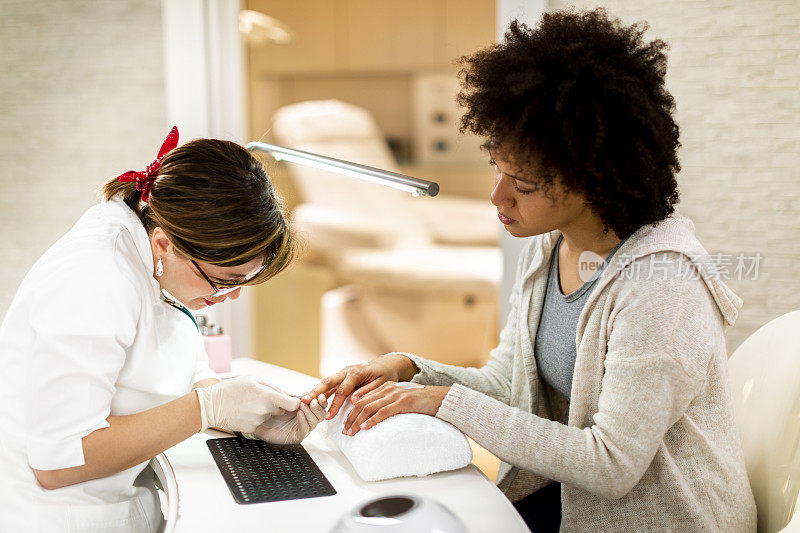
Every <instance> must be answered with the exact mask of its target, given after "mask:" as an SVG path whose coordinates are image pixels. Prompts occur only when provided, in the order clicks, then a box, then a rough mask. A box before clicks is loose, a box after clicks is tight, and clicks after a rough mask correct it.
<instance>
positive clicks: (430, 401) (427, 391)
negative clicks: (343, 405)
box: [342, 381, 450, 436]
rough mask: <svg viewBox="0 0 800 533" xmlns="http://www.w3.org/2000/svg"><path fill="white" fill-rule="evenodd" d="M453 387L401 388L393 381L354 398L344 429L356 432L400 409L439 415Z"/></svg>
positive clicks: (351, 433)
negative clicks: (356, 399)
mask: <svg viewBox="0 0 800 533" xmlns="http://www.w3.org/2000/svg"><path fill="white" fill-rule="evenodd" d="M449 391H450V387H431V386H425V387H420V388H401V387H398V386H397V384H396V383H394V382H391V381H390V382H387V383H384V384H383V385H381V386H379V387H378V388H376V389H375V390H374V391H372V392H368V393H367V394H364V395H363V396H362V397H361V398H359V399H358V401H356V402H354V404H353V409H352V410H351V411H350V413H349V414H348V415H347V419H346V420H345V421H344V428H343V429H342V433H343V434H345V435H350V436H353V435H355V434H356V433H358V432H359V431H360V430H362V429H369V428H371V427H373V426H374V425H375V424H377V423H379V422H381V421H383V420H386V419H387V418H389V417H390V416H394V415H398V414H400V413H420V414H423V415H430V416H435V415H436V411H438V410H439V407H441V405H442V401H444V397H445V396H447V393H448V392H449Z"/></svg>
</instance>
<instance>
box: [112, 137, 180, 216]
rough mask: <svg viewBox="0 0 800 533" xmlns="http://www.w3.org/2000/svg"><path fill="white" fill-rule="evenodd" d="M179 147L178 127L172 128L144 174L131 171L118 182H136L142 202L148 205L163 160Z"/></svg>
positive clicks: (119, 177) (122, 175)
mask: <svg viewBox="0 0 800 533" xmlns="http://www.w3.org/2000/svg"><path fill="white" fill-rule="evenodd" d="M176 146H178V127H177V126H172V129H171V130H169V135H167V138H166V139H165V140H164V144H162V145H161V150H159V151H158V157H157V158H156V160H155V161H153V162H152V163H150V164H149V165H147V169H145V171H144V172H138V171H135V170H129V171H127V172H126V173H125V174H121V175H119V176H117V180H118V181H135V182H136V190H137V191H141V192H142V201H143V202H145V203H147V201H148V200H149V199H150V186H151V185H152V184H153V182H154V181H156V176H157V175H158V169H159V168H161V160H162V159H163V158H164V156H165V155H167V153H169V151H170V150H172V149H173V148H175V147H176Z"/></svg>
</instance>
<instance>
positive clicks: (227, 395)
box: [195, 376, 300, 433]
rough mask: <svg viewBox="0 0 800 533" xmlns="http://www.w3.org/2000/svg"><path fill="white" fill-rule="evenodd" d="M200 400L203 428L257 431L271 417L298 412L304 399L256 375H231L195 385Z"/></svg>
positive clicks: (245, 431) (244, 431)
mask: <svg viewBox="0 0 800 533" xmlns="http://www.w3.org/2000/svg"><path fill="white" fill-rule="evenodd" d="M195 391H196V392H197V398H198V400H199V401H200V419H201V426H202V427H201V431H203V430H205V429H208V428H210V427H213V428H218V429H221V430H223V431H230V432H234V431H240V432H242V433H254V432H255V430H256V428H258V427H259V426H260V425H261V424H262V423H263V422H264V421H265V420H266V419H267V418H270V417H274V416H280V415H284V414H286V413H287V412H288V413H291V414H292V415H294V412H295V411H297V410H298V409H299V408H300V400H299V399H297V398H294V397H292V396H289V395H287V394H284V393H283V392H281V391H279V390H275V389H274V388H272V387H271V386H269V385H265V384H263V383H260V382H259V381H258V380H257V379H255V378H254V377H252V376H241V377H238V378H233V379H228V380H225V381H223V382H221V383H217V384H216V385H212V386H210V387H202V388H197V389H195Z"/></svg>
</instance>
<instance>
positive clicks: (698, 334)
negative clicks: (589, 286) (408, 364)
mask: <svg viewBox="0 0 800 533" xmlns="http://www.w3.org/2000/svg"><path fill="white" fill-rule="evenodd" d="M557 237H558V232H557V231H556V232H552V233H549V234H544V235H539V236H537V237H534V238H533V239H531V242H530V244H529V245H528V246H527V247H526V249H525V250H524V252H523V253H522V255H521V257H520V261H519V265H518V269H517V277H516V283H515V287H514V290H513V294H512V296H511V304H512V310H511V313H510V315H509V317H508V322H507V324H506V326H505V327H504V329H503V331H502V332H501V335H500V344H499V345H498V346H497V348H495V349H494V350H492V352H491V358H490V361H489V362H488V363H487V364H486V365H485V366H484V367H482V368H461V367H456V366H451V365H445V364H441V363H437V362H434V361H429V360H426V359H423V358H421V357H418V356H414V355H410V357H411V358H412V359H413V360H414V362H415V363H416V364H417V366H418V367H419V368H420V370H421V371H420V372H419V373H418V374H417V375H416V376H415V377H414V379H413V381H415V382H418V383H424V384H430V385H441V386H451V389H450V392H449V393H448V394H447V396H446V397H445V399H444V402H443V403H442V406H441V408H440V409H439V411H438V412H437V413H436V416H437V417H438V418H440V419H442V420H445V421H447V422H450V423H451V424H453V425H454V426H456V427H457V428H459V429H460V430H461V431H463V432H464V433H465V434H466V435H468V436H470V437H471V438H473V439H474V440H475V441H477V442H478V443H479V444H480V445H481V446H483V447H485V448H486V449H487V450H489V451H490V452H492V453H494V454H495V455H497V456H498V457H499V458H500V459H501V460H502V461H503V463H502V465H501V468H500V472H499V475H498V485H499V487H500V488H501V489H502V490H503V491H504V492H505V493H506V494H507V495H508V497H509V498H510V499H511V500H512V501H517V500H519V499H520V498H522V497H524V496H525V495H527V494H530V493H532V492H533V491H535V490H538V489H539V488H541V487H542V486H544V485H545V484H547V483H549V482H550V480H555V481H560V482H561V483H562V488H561V500H562V522H561V530H562V531H701V530H702V531H726V532H727V531H755V528H756V508H755V502H754V500H753V495H752V492H751V490H750V485H749V482H748V479H747V473H746V470H745V465H744V459H743V456H742V449H741V444H740V438H739V434H738V431H737V428H736V425H735V418H734V413H733V408H732V402H731V398H730V391H729V386H728V380H727V352H726V347H725V339H724V336H723V331H724V329H725V328H726V327H727V326H729V325H733V323H734V321H735V319H736V316H737V314H738V310H739V308H740V307H741V304H742V302H741V300H740V299H739V298H738V297H737V296H736V295H735V294H734V293H733V292H732V291H731V290H730V289H729V288H728V287H727V286H726V285H725V284H724V283H723V282H722V281H721V280H720V279H718V278H719V277H721V276H719V275H715V269H714V268H712V266H710V265H709V264H708V263H706V262H705V261H704V258H708V256H707V255H704V254H705V253H706V252H705V250H704V249H703V247H702V246H701V245H700V243H699V242H698V240H697V239H696V238H695V236H694V226H693V224H692V223H691V221H689V220H688V219H686V218H683V217H678V216H674V217H669V218H667V219H666V220H664V221H662V222H660V223H659V224H658V225H657V226H656V227H655V228H654V227H653V226H652V225H647V226H644V227H642V228H640V229H639V230H638V231H637V232H636V233H634V234H633V235H632V236H631V237H630V238H629V239H628V240H627V241H626V242H625V243H624V244H623V245H622V246H621V247H620V249H619V250H618V251H617V253H616V254H615V255H614V256H613V258H612V260H611V262H610V264H609V265H608V267H607V268H606V270H605V271H604V273H603V274H602V276H601V278H600V280H599V281H598V283H597V285H596V287H595V288H594V290H593V291H592V293H591V295H590V296H589V298H588V300H587V302H586V305H585V307H584V309H583V311H582V313H581V315H580V318H579V320H578V328H577V334H576V338H575V344H576V348H577V358H576V361H575V373H574V377H573V383H572V391H571V401H570V403H569V416H568V420H569V422H568V423H564V421H565V420H566V419H567V418H566V417H565V415H566V409H565V406H566V402H565V401H564V400H563V399H562V400H559V398H560V396H559V395H558V394H557V393H555V392H554V391H553V390H552V389H551V388H550V387H549V386H547V385H546V384H544V383H543V382H542V381H541V380H540V378H539V376H538V374H537V371H536V359H535V357H534V351H533V347H534V343H533V339H534V338H535V336H536V331H534V330H532V329H530V328H529V324H537V323H538V316H539V315H540V314H541V310H542V304H543V301H544V294H545V287H546V284H547V270H548V265H549V262H550V256H551V254H552V250H553V246H554V244H555V239H556V238H557ZM529 315H530V318H532V319H533V320H529Z"/></svg>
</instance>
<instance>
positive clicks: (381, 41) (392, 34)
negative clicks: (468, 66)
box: [346, 0, 436, 70]
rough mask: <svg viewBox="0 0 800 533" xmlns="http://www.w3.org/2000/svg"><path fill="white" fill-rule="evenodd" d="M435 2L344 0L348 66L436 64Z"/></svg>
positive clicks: (416, 66) (407, 67)
mask: <svg viewBox="0 0 800 533" xmlns="http://www.w3.org/2000/svg"><path fill="white" fill-rule="evenodd" d="M434 4H435V2H434V0H347V10H346V14H347V28H348V31H347V54H346V56H347V65H348V67H349V68H350V69H351V70H386V69H387V68H391V69H394V70H397V69H420V68H421V69H425V68H433V67H435V66H436V50H435V48H436V46H435V32H436V29H435V21H434Z"/></svg>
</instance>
